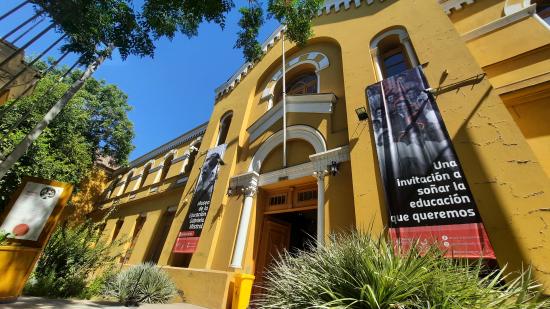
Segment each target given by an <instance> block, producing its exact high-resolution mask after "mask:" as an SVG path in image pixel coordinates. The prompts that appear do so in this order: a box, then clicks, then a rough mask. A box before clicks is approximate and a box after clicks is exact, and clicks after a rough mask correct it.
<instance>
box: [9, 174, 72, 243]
mask: <svg viewBox="0 0 550 309" xmlns="http://www.w3.org/2000/svg"><path fill="white" fill-rule="evenodd" d="M63 190H64V188H63V187H57V186H53V185H50V184H43V183H37V182H33V181H28V182H27V183H26V184H25V186H24V187H23V190H22V191H21V194H20V195H19V196H18V197H17V199H16V200H15V202H14V204H13V206H12V207H11V210H10V212H9V213H8V215H7V216H6V218H5V219H4V222H2V225H0V230H4V231H6V232H9V233H10V234H11V237H12V238H15V239H23V240H33V241H37V240H38V238H39V237H40V234H41V233H42V230H43V229H44V226H45V225H46V222H47V221H48V218H49V217H50V215H51V214H52V212H53V210H54V208H55V206H56V205H57V203H58V201H59V198H60V197H61V195H62V194H63Z"/></svg>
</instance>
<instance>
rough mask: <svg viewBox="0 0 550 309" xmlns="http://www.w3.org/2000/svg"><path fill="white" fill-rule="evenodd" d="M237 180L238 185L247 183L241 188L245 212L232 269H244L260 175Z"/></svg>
mask: <svg viewBox="0 0 550 309" xmlns="http://www.w3.org/2000/svg"><path fill="white" fill-rule="evenodd" d="M236 179H237V180H236V182H237V183H239V182H242V181H243V180H244V181H246V182H247V183H246V184H245V185H243V186H242V187H241V190H242V194H243V196H244V200H243V210H242V213H241V219H240V222H239V230H238V231H237V239H236V241H235V247H234V249H233V257H232V259H231V265H230V267H233V268H242V265H243V256H244V251H245V249H246V239H247V237H248V227H249V225H250V218H251V217H252V205H253V203H254V196H255V195H256V192H257V190H258V174H257V173H255V172H252V173H248V174H244V175H242V176H237V177H236Z"/></svg>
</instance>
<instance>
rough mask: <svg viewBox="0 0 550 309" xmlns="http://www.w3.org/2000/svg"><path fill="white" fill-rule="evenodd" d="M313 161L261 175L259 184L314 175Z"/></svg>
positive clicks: (263, 184)
mask: <svg viewBox="0 0 550 309" xmlns="http://www.w3.org/2000/svg"><path fill="white" fill-rule="evenodd" d="M313 171H314V170H313V163H311V162H307V163H303V164H299V165H294V166H290V167H287V168H283V169H280V170H276V171H273V172H269V173H264V174H261V175H260V179H259V181H258V185H259V186H265V185H269V184H272V183H276V182H279V181H280V179H281V178H285V179H288V180H290V179H297V178H302V177H306V176H311V175H313Z"/></svg>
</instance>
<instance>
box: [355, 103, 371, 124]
mask: <svg viewBox="0 0 550 309" xmlns="http://www.w3.org/2000/svg"><path fill="white" fill-rule="evenodd" d="M355 113H356V114H357V118H358V119H359V121H363V120H367V119H369V115H368V114H367V109H366V108H365V107H364V106H361V107H359V108H357V109H356V110H355Z"/></svg>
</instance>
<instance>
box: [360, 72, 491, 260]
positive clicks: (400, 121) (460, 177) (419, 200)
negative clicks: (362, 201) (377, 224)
mask: <svg viewBox="0 0 550 309" xmlns="http://www.w3.org/2000/svg"><path fill="white" fill-rule="evenodd" d="M428 88H429V86H428V83H427V82H426V79H425V77H424V74H423V72H422V70H421V68H420V67H416V68H413V69H410V70H408V71H405V72H402V73H400V74H397V75H395V76H392V77H389V78H387V79H384V80H383V81H381V82H379V83H376V84H374V85H371V86H369V87H368V88H367V98H368V102H369V109H370V114H371V122H372V129H373V132H374V139H375V142H376V151H377V154H378V163H379V167H380V174H381V176H382V181H383V184H384V190H385V193H386V200H387V205H388V208H389V209H388V210H389V215H390V236H391V237H392V239H393V240H394V241H397V242H399V243H400V244H401V246H402V247H403V248H405V249H407V248H408V247H410V245H411V243H412V242H416V241H419V242H420V243H421V244H432V243H436V244H437V245H438V246H439V247H440V248H441V249H443V250H444V251H445V252H446V255H447V256H452V257H464V258H477V257H484V258H494V257H495V255H494V251H493V248H492V246H491V244H490V242H489V239H488V237H487V233H486V231H485V228H484V226H483V223H482V222H481V217H480V215H479V213H478V210H477V207H476V204H475V202H474V199H473V197H472V193H471V192H470V189H469V187H468V183H467V182H466V179H465V177H464V173H463V171H462V168H461V165H460V162H459V161H458V157H457V155H456V152H455V150H454V148H453V145H452V143H451V140H450V138H449V134H448V132H447V129H446V127H445V124H444V123H443V119H442V118H441V114H440V113H439V109H438V107H437V104H436V102H435V100H434V98H433V96H432V95H431V94H430V93H429V92H427V91H426V89H428Z"/></svg>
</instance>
